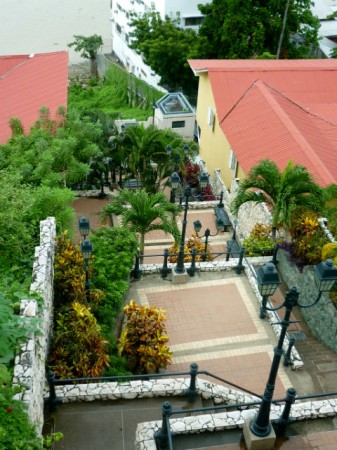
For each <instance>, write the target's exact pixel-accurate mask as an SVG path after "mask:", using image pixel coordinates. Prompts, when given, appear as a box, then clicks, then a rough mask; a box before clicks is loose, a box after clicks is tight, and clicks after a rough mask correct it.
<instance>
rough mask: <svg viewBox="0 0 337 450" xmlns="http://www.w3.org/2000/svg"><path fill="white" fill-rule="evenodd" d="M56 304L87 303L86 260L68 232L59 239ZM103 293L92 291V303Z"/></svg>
mask: <svg viewBox="0 0 337 450" xmlns="http://www.w3.org/2000/svg"><path fill="white" fill-rule="evenodd" d="M92 259H93V258H92ZM88 270H89V277H91V272H92V269H91V264H89V268H88ZM54 288H55V289H54V304H55V306H58V307H60V306H64V305H68V306H69V305H70V304H71V303H73V302H79V303H86V301H87V300H86V290H85V269H84V259H83V255H82V253H81V251H80V248H79V246H78V245H74V244H73V243H72V242H71V240H70V239H69V237H68V233H67V231H65V232H64V233H62V234H61V235H59V236H58V238H57V245H56V254H55V262H54ZM102 295H103V293H102V292H101V291H99V290H97V289H90V301H92V302H93V303H95V302H97V301H98V300H99V298H100V297H101V296H102Z"/></svg>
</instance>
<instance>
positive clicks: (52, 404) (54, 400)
mask: <svg viewBox="0 0 337 450" xmlns="http://www.w3.org/2000/svg"><path fill="white" fill-rule="evenodd" d="M47 382H48V385H49V398H48V400H47V402H48V405H49V410H50V412H52V413H53V412H55V411H56V408H57V405H58V404H59V403H62V400H61V399H60V398H59V397H57V396H56V392H55V374H54V372H53V371H52V370H49V371H48V373H47Z"/></svg>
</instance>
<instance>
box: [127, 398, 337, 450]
mask: <svg viewBox="0 0 337 450" xmlns="http://www.w3.org/2000/svg"><path fill="white" fill-rule="evenodd" d="M282 409H283V407H282V406H276V405H271V412H270V419H271V420H276V419H278V418H279V417H280V415H281V412H282ZM256 413H257V408H253V409H244V410H236V411H229V412H219V413H212V414H204V415H200V416H190V417H179V418H175V417H177V416H172V418H171V420H170V429H171V431H172V432H173V433H175V435H178V434H179V435H181V434H198V433H203V432H206V431H210V432H216V431H223V430H230V429H233V428H243V425H244V423H245V422H249V421H251V420H252V419H253V418H254V417H255V415H256ZM336 415H337V400H335V399H324V400H319V401H313V402H311V401H309V402H305V403H296V404H294V405H292V408H291V414H290V419H293V420H294V421H303V420H310V419H317V418H323V417H334V416H336ZM161 426H162V422H161V421H154V422H144V423H140V424H138V426H137V429H136V439H135V449H136V450H157V446H156V443H155V440H154V434H155V433H156V432H157V431H159V430H160V429H161ZM261 448H262V447H261Z"/></svg>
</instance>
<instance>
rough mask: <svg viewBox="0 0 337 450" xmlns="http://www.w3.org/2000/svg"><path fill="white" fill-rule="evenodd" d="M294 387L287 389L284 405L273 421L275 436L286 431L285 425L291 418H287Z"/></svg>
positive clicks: (294, 395) (292, 399)
mask: <svg viewBox="0 0 337 450" xmlns="http://www.w3.org/2000/svg"><path fill="white" fill-rule="evenodd" d="M295 397H296V389H294V388H289V389H287V396H286V399H285V405H284V408H283V411H282V414H281V417H280V418H279V419H277V420H275V422H274V429H275V433H276V436H283V435H284V434H285V432H286V429H287V426H288V424H289V422H290V421H291V420H289V416H290V410H291V405H292V404H293V403H294V402H295Z"/></svg>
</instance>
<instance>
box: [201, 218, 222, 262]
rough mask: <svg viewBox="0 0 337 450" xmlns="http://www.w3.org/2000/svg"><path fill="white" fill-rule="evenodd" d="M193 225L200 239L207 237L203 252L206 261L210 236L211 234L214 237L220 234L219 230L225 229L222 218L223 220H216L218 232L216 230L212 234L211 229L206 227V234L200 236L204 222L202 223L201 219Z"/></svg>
mask: <svg viewBox="0 0 337 450" xmlns="http://www.w3.org/2000/svg"><path fill="white" fill-rule="evenodd" d="M193 227H194V231H195V232H196V233H197V236H198V237H199V238H200V239H202V238H205V249H204V254H203V257H202V260H203V261H206V253H207V246H208V238H209V237H210V236H211V237H214V236H216V235H217V234H219V231H222V230H224V226H223V223H222V220H221V219H217V220H216V229H217V232H216V233H215V234H211V231H210V229H209V228H206V230H205V234H204V235H203V236H199V234H198V233H199V232H200V230H201V228H202V224H201V222H200V220H195V221H194V222H193Z"/></svg>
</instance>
